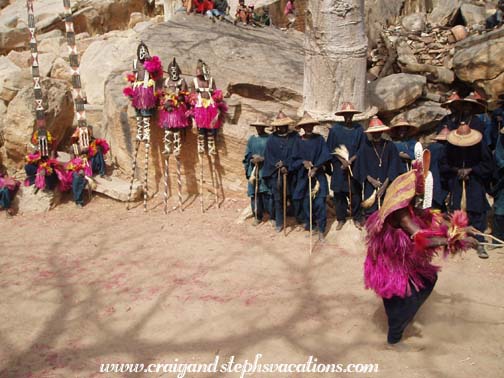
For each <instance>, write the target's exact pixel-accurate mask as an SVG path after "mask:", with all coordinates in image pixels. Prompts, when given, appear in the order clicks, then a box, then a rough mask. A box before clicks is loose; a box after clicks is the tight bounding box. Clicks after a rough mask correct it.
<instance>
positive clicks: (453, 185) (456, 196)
mask: <svg viewBox="0 0 504 378" xmlns="http://www.w3.org/2000/svg"><path fill="white" fill-rule="evenodd" d="M460 168H472V171H471V173H470V175H469V179H468V180H467V181H466V199H467V211H471V212H475V213H484V212H486V211H487V210H488V209H489V208H490V206H489V204H488V201H487V199H486V193H487V189H489V187H488V184H489V183H490V179H491V178H492V173H493V159H492V154H491V152H490V150H489V148H488V147H487V145H486V144H485V143H481V142H480V143H478V144H476V145H474V146H471V147H458V146H454V145H452V144H447V146H446V154H445V156H444V158H443V160H442V162H441V175H443V176H444V177H446V180H447V182H448V188H449V190H450V192H451V200H450V209H451V210H458V209H460V202H461V199H462V180H460V179H459V178H458V177H457V171H458V169H460Z"/></svg>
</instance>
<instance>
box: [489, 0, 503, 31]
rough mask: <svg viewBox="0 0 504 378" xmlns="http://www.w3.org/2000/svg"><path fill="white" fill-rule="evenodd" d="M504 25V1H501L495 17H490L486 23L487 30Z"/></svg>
mask: <svg viewBox="0 0 504 378" xmlns="http://www.w3.org/2000/svg"><path fill="white" fill-rule="evenodd" d="M503 24H504V0H499V2H498V3H497V10H496V11H495V13H494V14H493V15H491V16H490V17H488V18H487V19H486V22H485V26H486V28H487V29H493V28H496V27H499V26H501V25H503Z"/></svg>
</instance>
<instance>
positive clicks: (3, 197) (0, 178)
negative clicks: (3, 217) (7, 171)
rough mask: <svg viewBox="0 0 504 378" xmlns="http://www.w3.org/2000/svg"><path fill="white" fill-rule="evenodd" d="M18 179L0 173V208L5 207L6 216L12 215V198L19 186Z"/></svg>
mask: <svg viewBox="0 0 504 378" xmlns="http://www.w3.org/2000/svg"><path fill="white" fill-rule="evenodd" d="M19 184H20V183H19V181H17V180H14V179H12V178H11V177H7V176H4V175H3V174H1V173H0V209H5V210H6V211H7V215H8V216H12V215H14V209H13V208H12V200H13V199H14V196H15V195H16V192H17V190H18V188H19Z"/></svg>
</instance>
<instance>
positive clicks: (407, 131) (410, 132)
mask: <svg viewBox="0 0 504 378" xmlns="http://www.w3.org/2000/svg"><path fill="white" fill-rule="evenodd" d="M415 133H416V127H415V126H413V125H412V124H411V123H409V122H408V121H407V120H406V119H404V118H399V119H397V120H396V121H395V122H394V123H393V124H392V126H391V127H390V137H391V138H392V141H393V142H394V145H395V146H396V148H397V151H398V152H399V158H400V159H401V163H402V170H403V171H404V172H407V171H409V170H411V162H412V161H413V160H415V145H416V143H417V140H416V138H415V137H414V135H415Z"/></svg>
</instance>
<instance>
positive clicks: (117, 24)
mask: <svg viewBox="0 0 504 378" xmlns="http://www.w3.org/2000/svg"><path fill="white" fill-rule="evenodd" d="M72 4H73V5H75V10H74V25H75V31H76V33H81V32H89V33H90V34H97V33H105V32H108V31H110V30H116V29H124V28H126V27H127V25H128V22H129V16H130V14H131V13H132V12H140V11H142V9H143V6H144V0H120V1H118V0H90V1H79V2H72ZM34 11H35V21H36V25H35V26H36V28H37V33H38V34H39V35H41V34H43V33H46V32H50V31H53V30H54V29H60V30H64V27H65V26H64V23H63V20H62V18H61V17H62V14H63V2H62V1H61V0H45V1H44V2H43V5H42V3H40V2H35V4H34ZM26 19H27V15H26V1H24V0H16V1H12V2H11V3H10V5H8V6H6V7H5V8H4V9H2V10H1V11H0V53H3V54H6V53H8V52H9V51H10V50H13V49H16V48H20V47H24V46H26V45H27V44H28V37H27V35H28V30H27V21H26ZM59 33H60V34H61V32H59ZM54 35H55V34H53V35H49V37H53V36H54Z"/></svg>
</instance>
